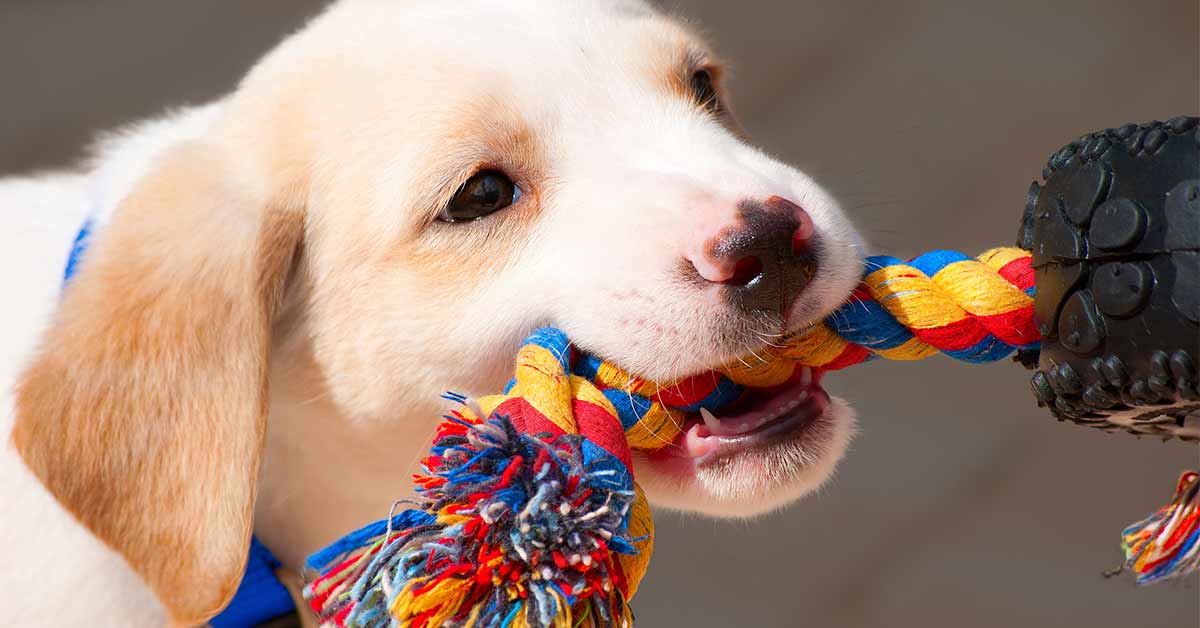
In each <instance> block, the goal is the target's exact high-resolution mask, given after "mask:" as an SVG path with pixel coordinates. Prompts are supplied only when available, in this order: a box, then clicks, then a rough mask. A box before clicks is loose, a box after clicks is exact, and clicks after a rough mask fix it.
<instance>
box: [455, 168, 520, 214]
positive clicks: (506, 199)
mask: <svg viewBox="0 0 1200 628" xmlns="http://www.w3.org/2000/svg"><path fill="white" fill-rule="evenodd" d="M519 198H521V190H520V189H519V188H517V186H516V184H514V183H513V182H512V179H509V178H508V177H507V176H505V174H504V173H503V172H498V171H495V170H485V171H483V172H480V173H479V174H476V175H475V176H473V177H471V178H470V179H467V182H466V183H464V184H463V186H462V187H461V188H459V189H458V191H457V192H455V193H454V198H452V199H450V203H449V204H447V205H446V207H445V209H443V210H442V211H441V213H440V214H438V220H441V221H443V222H467V221H471V220H478V219H480V218H483V217H484V216H487V215H488V214H490V213H492V212H496V211H500V210H501V209H504V208H505V207H508V206H509V205H512V204H513V203H515V202H517V199H519Z"/></svg>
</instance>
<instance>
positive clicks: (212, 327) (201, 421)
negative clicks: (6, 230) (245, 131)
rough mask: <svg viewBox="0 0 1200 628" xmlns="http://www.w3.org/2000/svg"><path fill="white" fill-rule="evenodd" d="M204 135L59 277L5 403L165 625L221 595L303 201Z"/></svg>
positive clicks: (196, 615)
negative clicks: (141, 583)
mask: <svg viewBox="0 0 1200 628" xmlns="http://www.w3.org/2000/svg"><path fill="white" fill-rule="evenodd" d="M263 187H264V185H263V183H262V179H261V178H260V177H255V176H253V175H252V174H249V173H247V171H245V170H241V169H239V168H236V167H235V164H234V163H232V160H231V159H230V158H229V156H228V153H226V152H223V151H221V150H219V149H217V148H215V147H214V146H211V145H207V144H201V143H185V144H182V145H180V146H178V147H176V148H174V149H172V150H171V151H170V152H169V153H168V155H167V156H166V157H164V158H163V159H161V160H160V161H159V162H158V163H157V165H156V166H155V167H154V168H153V169H152V171H151V172H150V173H149V174H148V175H147V176H145V177H144V178H143V179H142V180H141V182H140V183H139V184H138V185H137V186H136V188H135V189H134V191H133V192H132V193H131V194H130V195H129V196H128V197H126V199H125V200H124V201H123V202H122V203H121V205H120V206H119V207H118V208H117V211H116V213H115V214H114V217H113V220H112V222H111V224H110V225H108V226H106V227H104V229H103V230H102V231H101V232H100V233H99V235H98V236H97V238H96V241H95V243H94V244H93V245H92V246H91V248H90V249H89V250H88V251H87V252H85V254H84V259H83V262H82V265H81V269H80V271H79V272H78V274H76V275H75V276H74V277H73V278H72V279H71V280H70V283H69V284H68V285H67V286H66V288H65V291H64V294H63V298H62V302H61V305H60V308H59V311H58V314H57V317H56V318H55V320H54V321H53V323H52V325H51V327H50V328H49V330H48V331H47V333H46V335H45V337H44V339H43V342H42V345H41V349H40V352H39V353H38V354H37V355H36V357H35V358H34V360H33V362H32V364H31V365H30V366H29V367H28V369H27V370H26V371H25V372H24V373H23V375H22V377H21V379H20V380H19V383H18V388H17V397H16V422H15V427H14V430H13V439H14V443H15V445H16V447H17V449H18V451H19V452H20V454H21V455H22V457H23V458H24V460H25V462H26V464H28V466H29V467H30V468H31V469H32V470H33V471H34V473H36V474H37V476H38V477H39V478H40V479H41V481H42V482H43V483H44V484H45V485H46V487H47V488H48V489H49V490H50V492H51V493H53V494H54V495H55V497H57V498H58V500H59V501H60V502H61V503H62V504H63V505H64V506H65V507H66V508H67V509H68V510H69V511H70V512H72V513H73V514H74V516H75V517H77V518H78V519H79V520H80V521H81V522H82V523H83V524H84V525H85V526H87V527H88V528H89V529H90V530H91V531H92V532H93V533H94V534H95V535H96V536H97V537H99V538H100V539H101V540H103V541H104V542H105V543H107V544H108V545H110V546H111V547H113V548H114V549H115V550H117V551H118V552H120V553H121V554H122V555H123V556H124V557H125V559H126V560H127V561H128V562H129V563H130V565H132V566H133V568H134V569H135V570H136V571H137V572H138V573H139V574H140V575H141V576H142V578H143V579H144V580H145V581H146V582H147V584H148V585H149V586H150V587H151V589H152V590H153V591H154V592H155V594H156V595H157V596H158V597H159V599H160V600H161V601H162V602H163V604H164V606H165V607H166V609H167V612H168V613H169V614H170V616H171V619H172V621H173V622H175V623H177V624H180V625H195V624H203V623H204V622H205V621H207V620H208V619H209V618H211V617H212V616H213V615H215V614H217V613H218V612H219V611H220V610H221V609H222V608H223V607H224V606H225V605H226V604H228V602H229V600H230V599H231V598H232V596H233V593H234V591H235V590H236V589H237V586H238V583H239V580H240V578H241V574H242V571H243V569H244V566H245V561H246V555H247V550H248V546H249V542H250V535H251V532H252V517H253V506H254V498H255V492H256V482H257V476H258V472H259V459H260V454H261V450H262V446H263V439H264V433H265V420H266V412H267V403H268V401H267V357H268V351H269V349H270V344H271V328H272V323H273V319H274V317H275V315H276V310H277V308H278V305H279V303H280V300H281V296H282V292H283V288H284V285H285V283H286V281H287V277H288V274H289V272H290V269H291V267H292V265H293V260H294V259H295V258H296V256H297V253H298V250H299V249H298V247H299V246H300V242H301V235H302V233H303V230H304V212H303V211H302V209H301V206H300V205H299V204H298V203H292V202H289V199H286V198H278V197H272V196H271V195H270V194H267V193H263V192H262V191H261V188H263Z"/></svg>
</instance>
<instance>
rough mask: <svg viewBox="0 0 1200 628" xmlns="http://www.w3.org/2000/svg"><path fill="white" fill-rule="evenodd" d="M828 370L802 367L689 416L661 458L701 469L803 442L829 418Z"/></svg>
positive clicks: (661, 451) (659, 453)
mask: <svg viewBox="0 0 1200 628" xmlns="http://www.w3.org/2000/svg"><path fill="white" fill-rule="evenodd" d="M822 375H823V372H822V371H820V370H818V369H813V368H810V367H807V366H797V367H796V370H795V372H794V373H793V374H792V376H791V377H790V378H789V379H788V380H787V381H785V382H783V383H782V384H779V385H776V386H771V387H767V388H746V389H745V390H743V391H742V393H741V394H740V395H739V396H738V397H737V399H736V400H734V401H732V402H731V403H728V404H725V405H723V406H722V407H721V408H720V409H718V410H716V411H711V410H708V409H706V408H700V409H698V410H697V411H696V412H689V413H686V414H685V415H684V416H685V421H684V424H683V426H682V428H683V429H682V433H681V434H680V435H679V436H678V437H677V438H676V439H675V441H674V442H673V443H672V445H673V446H670V447H664V448H662V449H661V450H659V452H657V453H658V455H661V456H666V457H669V458H674V459H680V458H682V459H690V460H691V461H692V462H693V463H695V464H697V465H704V464H706V463H709V462H713V461H716V460H720V459H723V458H728V457H731V456H736V455H739V454H742V453H745V452H748V451H751V450H756V449H760V448H763V447H770V446H772V445H776V444H781V443H785V442H794V441H798V440H800V441H802V440H803V439H804V438H805V436H806V435H807V433H808V432H809V431H810V430H811V428H813V427H814V425H816V424H818V423H819V422H821V421H822V419H823V418H825V417H826V411H827V409H828V408H829V403H830V397H829V394H828V393H826V392H825V390H824V389H823V388H822V387H821V378H822Z"/></svg>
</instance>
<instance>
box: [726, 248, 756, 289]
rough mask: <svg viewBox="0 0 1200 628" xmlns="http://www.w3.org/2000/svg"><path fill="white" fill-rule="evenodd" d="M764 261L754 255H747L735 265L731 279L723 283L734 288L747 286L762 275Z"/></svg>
mask: <svg viewBox="0 0 1200 628" xmlns="http://www.w3.org/2000/svg"><path fill="white" fill-rule="evenodd" d="M762 272H763V264H762V260H761V259H759V258H758V257H756V256H754V255H747V256H746V257H743V258H742V259H739V260H738V261H737V262H735V263H734V265H733V273H732V274H731V275H730V276H729V279H726V280H725V281H723V282H721V283H724V284H728V285H733V286H745V285H747V284H749V283H750V282H752V281H754V280H755V279H758V278H759V276H761V275H762Z"/></svg>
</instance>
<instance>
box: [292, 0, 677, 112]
mask: <svg viewBox="0 0 1200 628" xmlns="http://www.w3.org/2000/svg"><path fill="white" fill-rule="evenodd" d="M306 31H307V32H306V33H305V35H307V37H302V39H307V40H308V43H309V45H310V47H311V48H314V49H324V50H326V51H328V52H329V53H330V54H333V55H337V56H340V57H342V60H343V61H348V62H350V63H353V64H362V65H363V66H366V67H371V66H375V67H378V66H380V65H390V66H392V67H393V68H394V69H395V70H396V71H397V72H398V73H399V74H400V75H406V74H407V75H414V77H415V76H422V75H429V74H437V73H442V74H445V73H447V72H448V71H453V70H458V71H469V70H470V69H472V68H474V69H477V70H487V71H496V70H503V71H507V72H511V73H513V74H517V75H520V76H523V77H527V78H528V79H529V80H530V81H537V80H542V79H551V78H554V79H558V80H562V79H563V78H566V76H564V75H578V74H580V70H585V71H586V69H588V68H593V69H602V68H604V66H618V67H624V68H635V67H639V66H645V65H647V63H646V62H647V61H649V62H651V63H661V62H663V61H673V60H674V59H676V58H680V57H681V56H682V55H683V54H684V53H683V51H682V49H686V48H688V47H692V46H694V45H695V38H694V36H693V35H692V33H690V32H689V31H688V29H687V28H686V27H685V26H684V25H683V24H681V23H679V22H678V21H676V20H675V19H673V18H671V17H668V16H666V15H664V14H662V13H660V12H658V11H657V10H655V9H652V8H651V7H650V6H649V5H648V4H646V3H644V2H642V1H641V0H504V1H501V2H498V1H495V0H456V1H455V2H441V1H434V2H384V1H381V0H344V1H343V2H342V3H339V4H336V5H334V6H333V7H332V8H331V9H330V10H329V11H328V13H327V14H326V15H324V16H322V17H320V18H318V19H317V20H315V21H314V22H313V23H312V24H311V25H310V27H309V28H308V29H306ZM421 70H427V71H426V72H421ZM541 87H544V86H542V85H537V84H532V85H529V89H530V90H537V89H539V88H541Z"/></svg>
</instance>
